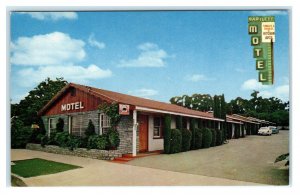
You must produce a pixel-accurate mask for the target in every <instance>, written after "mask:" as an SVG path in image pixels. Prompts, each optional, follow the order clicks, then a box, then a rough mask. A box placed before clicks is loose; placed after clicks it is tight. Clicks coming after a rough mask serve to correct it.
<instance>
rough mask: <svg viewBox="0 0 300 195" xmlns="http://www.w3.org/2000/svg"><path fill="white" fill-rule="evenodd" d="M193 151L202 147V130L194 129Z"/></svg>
mask: <svg viewBox="0 0 300 195" xmlns="http://www.w3.org/2000/svg"><path fill="white" fill-rule="evenodd" d="M194 147H195V149H200V148H201V147H202V130H201V129H199V128H195V145H194Z"/></svg>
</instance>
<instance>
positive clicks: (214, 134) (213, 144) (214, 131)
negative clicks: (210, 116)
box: [210, 129, 216, 147]
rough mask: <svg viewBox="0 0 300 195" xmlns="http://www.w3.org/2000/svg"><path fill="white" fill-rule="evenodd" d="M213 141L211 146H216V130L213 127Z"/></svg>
mask: <svg viewBox="0 0 300 195" xmlns="http://www.w3.org/2000/svg"><path fill="white" fill-rule="evenodd" d="M211 138H212V139H211V143H210V147H214V146H216V130H214V129H211Z"/></svg>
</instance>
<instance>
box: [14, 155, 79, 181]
mask: <svg viewBox="0 0 300 195" xmlns="http://www.w3.org/2000/svg"><path fill="white" fill-rule="evenodd" d="M14 163H15V165H12V166H11V171H12V173H14V174H16V175H19V176H21V177H24V178H27V177H35V176H39V175H48V174H53V173H59V172H63V171H68V170H72V169H77V168H81V167H79V166H75V165H70V164H65V163H59V162H54V161H49V160H44V159H40V158H33V159H28V160H18V161H14Z"/></svg>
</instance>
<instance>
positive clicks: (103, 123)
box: [99, 113, 110, 135]
mask: <svg viewBox="0 0 300 195" xmlns="http://www.w3.org/2000/svg"><path fill="white" fill-rule="evenodd" d="M108 128H110V118H109V117H108V116H107V115H106V114H103V113H101V114H99V134H100V135H102V134H103V132H105V131H107V130H108Z"/></svg>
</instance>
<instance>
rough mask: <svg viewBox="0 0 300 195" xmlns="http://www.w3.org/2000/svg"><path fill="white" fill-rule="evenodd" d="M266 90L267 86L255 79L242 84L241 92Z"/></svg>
mask: <svg viewBox="0 0 300 195" xmlns="http://www.w3.org/2000/svg"><path fill="white" fill-rule="evenodd" d="M266 88H269V86H267V85H263V84H261V83H260V82H258V81H257V80H256V79H249V80H247V81H245V82H244V83H243V84H242V89H243V90H261V89H266Z"/></svg>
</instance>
